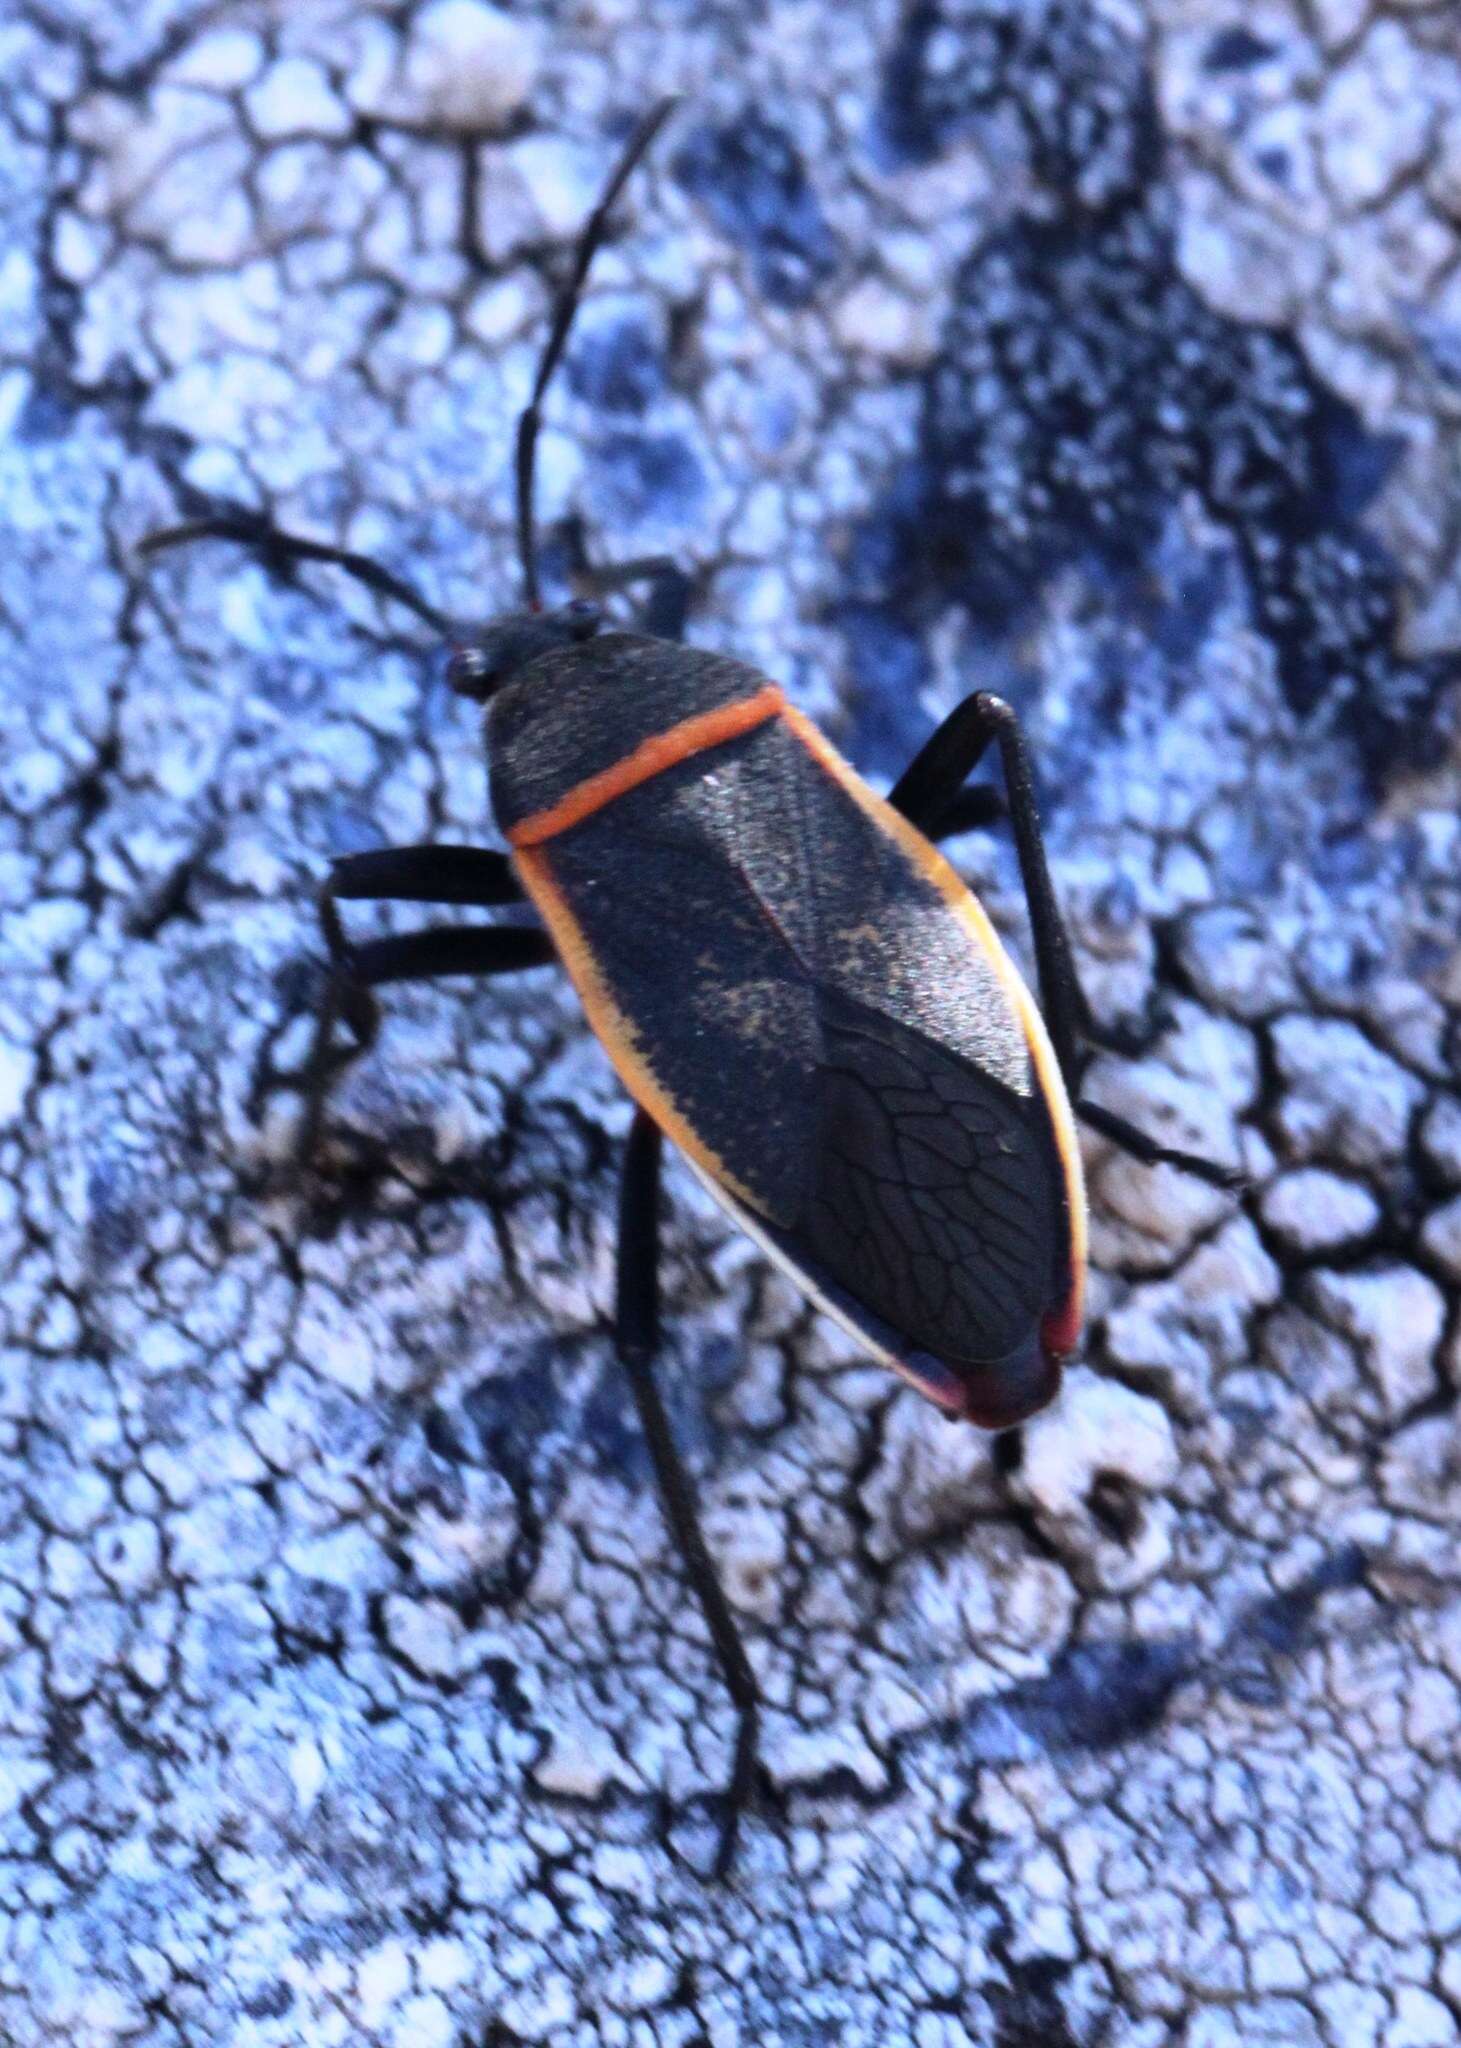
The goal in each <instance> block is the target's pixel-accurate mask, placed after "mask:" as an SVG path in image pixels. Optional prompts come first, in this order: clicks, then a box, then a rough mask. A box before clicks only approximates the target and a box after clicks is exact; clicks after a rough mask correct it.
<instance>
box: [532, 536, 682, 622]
mask: <svg viewBox="0 0 1461 2048" xmlns="http://www.w3.org/2000/svg"><path fill="white" fill-rule="evenodd" d="M563 538H564V540H565V541H566V543H567V546H568V551H569V563H570V566H569V581H570V583H571V585H572V587H573V592H574V595H575V596H576V597H607V596H609V594H610V593H611V592H613V591H615V590H627V589H629V588H630V586H631V585H633V584H635V583H648V584H649V585H650V586H651V587H650V592H649V596H648V598H647V599H646V601H645V605H644V609H643V612H642V613H641V615H640V617H639V618H638V620H636V622H635V625H636V630H637V631H638V632H641V633H647V634H648V635H649V636H650V638H651V639H653V640H681V639H683V638H684V634H685V620H686V617H687V616H688V614H689V610H690V594H691V588H692V586H691V582H690V578H689V577H688V576H687V575H686V574H685V572H684V570H683V569H681V568H680V567H679V566H678V565H677V564H676V563H675V562H674V561H672V560H671V558H670V557H669V556H668V555H636V556H635V557H634V558H633V559H632V560H631V561H628V562H605V563H603V564H602V565H596V564H594V563H593V562H591V561H590V560H589V557H588V550H587V548H586V547H585V546H584V537H583V521H582V520H581V519H580V518H579V517H578V516H577V515H576V514H575V515H573V516H572V517H570V518H569V519H566V520H565V521H564V522H563Z"/></svg>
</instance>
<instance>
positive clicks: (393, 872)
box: [330, 846, 523, 909]
mask: <svg viewBox="0 0 1461 2048" xmlns="http://www.w3.org/2000/svg"><path fill="white" fill-rule="evenodd" d="M330 895H331V896H332V897H333V898H334V899H335V900H336V901H341V902H343V901H347V900H349V901H358V900H360V899H361V898H364V897H374V898H375V899H376V901H378V902H389V903H476V904H480V905H481V906H482V907H483V908H484V909H485V908H488V907H493V908H495V907H496V906H497V905H498V904H501V903H521V902H522V900H523V892H522V888H521V886H520V885H519V883H518V880H517V878H516V876H515V875H514V874H513V872H512V863H511V862H510V861H509V859H508V857H507V855H506V854H505V853H493V852H491V851H490V850H489V849H488V848H486V847H482V846H383V847H381V848H379V849H378V850H377V851H374V852H371V853H348V854H346V855H345V857H344V858H343V859H342V860H337V861H336V862H335V863H334V864H333V866H332V867H331V869H330Z"/></svg>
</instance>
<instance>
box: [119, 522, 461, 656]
mask: <svg viewBox="0 0 1461 2048" xmlns="http://www.w3.org/2000/svg"><path fill="white" fill-rule="evenodd" d="M195 540H232V541H237V542H238V543H239V545H240V546H241V547H246V548H250V549H252V550H253V552H254V553H255V554H256V555H257V556H258V557H259V560H260V561H261V562H262V563H263V564H264V566H265V568H266V569H270V570H272V571H273V572H274V573H275V574H282V573H284V572H286V571H288V570H289V569H291V568H292V567H293V566H294V564H295V563H296V562H333V563H334V565H335V567H336V568H337V569H343V570H344V571H345V572H346V574H347V575H349V576H353V577H354V578H355V580H356V582H357V583H363V584H364V585H365V587H366V589H367V590H373V591H374V592H375V594H376V596H377V597H390V598H394V599H395V601H396V603H397V604H403V605H405V606H406V607H407V609H408V610H409V611H413V612H415V614H416V616H417V618H418V619H424V620H425V621H426V623H427V625H428V626H430V627H431V628H432V630H433V631H434V632H436V633H439V634H441V635H442V636H443V637H444V636H445V635H446V634H447V633H448V632H449V631H450V627H451V621H450V620H449V619H448V618H447V616H446V614H445V612H439V611H438V610H437V609H436V606H435V605H434V604H428V603H427V601H426V599H425V598H424V597H422V596H421V594H420V592H419V591H416V590H413V589H412V587H411V585H410V584H409V583H407V582H405V581H404V580H403V579H402V578H401V577H399V576H393V575H392V574H391V571H390V570H389V569H383V568H382V567H381V566H380V564H379V562H373V561H372V560H371V559H370V557H369V555H357V554H356V553H354V552H353V550H352V549H350V548H337V547H331V546H330V545H329V543H328V542H326V541H321V540H307V539H305V538H304V536H303V535H302V534H297V533H286V532H285V531H284V529H283V527H282V526H276V525H275V524H274V522H273V520H272V519H268V518H266V517H265V515H264V514H263V513H262V512H228V513H218V514H217V515H215V516H214V517H212V518H209V519H187V520H184V521H183V522H182V524H181V525H178V526H163V527H159V528H158V530H157V531H156V532H155V533H149V534H146V535H144V536H143V538H142V539H141V540H140V541H139V542H138V543H137V552H138V553H139V554H141V555H158V554H161V553H162V552H163V550H164V549H166V548H179V547H186V546H188V545H189V544H190V543H191V542H193V541H195Z"/></svg>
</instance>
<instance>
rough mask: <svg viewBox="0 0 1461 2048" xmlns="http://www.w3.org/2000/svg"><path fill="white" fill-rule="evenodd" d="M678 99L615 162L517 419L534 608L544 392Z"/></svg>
mask: <svg viewBox="0 0 1461 2048" xmlns="http://www.w3.org/2000/svg"><path fill="white" fill-rule="evenodd" d="M675 104H676V96H675V95H674V94H671V95H669V96H668V97H667V98H665V99H662V100H660V101H658V102H657V104H656V105H655V106H653V107H651V108H650V110H649V112H648V113H647V114H646V115H645V116H644V119H643V120H642V121H641V122H640V123H639V126H638V127H637V128H636V129H635V130H634V133H633V134H632V135H631V136H630V138H629V141H628V143H627V144H626V146H625V149H624V154H623V155H622V156H621V157H620V159H619V161H618V163H617V164H616V165H615V166H614V171H613V175H612V176H611V177H610V179H609V182H608V184H607V185H606V186H605V187H604V191H603V196H602V197H601V198H600V200H599V203H598V205H597V206H596V207H595V208H594V210H593V212H592V213H591V214H590V215H589V217H588V219H587V221H586V222H585V223H584V228H583V232H582V234H581V235H580V236H579V238H578V247H577V249H576V250H575V251H574V255H573V270H572V272H571V274H570V276H569V279H568V283H567V285H566V286H565V287H564V290H563V294H562V296H561V297H560V299H559V301H558V304H557V307H556V308H555V310H554V313H553V325H552V326H551V327H550V328H549V330H548V339H547V342H546V344H545V346H544V349H543V356H542V360H541V362H540V363H539V364H538V375H537V381H536V382H535V383H534V385H533V395H532V397H531V398H530V399H529V400H528V402H527V405H526V406H525V407H524V408H523V411H522V413H521V415H520V416H519V419H518V423H517V552H518V559H519V561H520V562H521V563H522V572H523V596H524V597H525V599H526V601H527V604H528V607H529V609H530V610H532V611H538V610H540V609H541V608H542V602H543V600H542V597H541V595H540V593H539V589H538V539H537V533H536V530H535V526H534V521H533V485H534V479H535V471H536V462H537V451H538V419H539V408H540V406H541V404H542V401H543V394H544V392H545V391H546V390H547V388H548V385H549V383H550V381H551V379H552V376H553V372H554V371H555V370H556V369H557V367H558V362H559V358H560V357H561V356H562V354H563V346H564V343H565V342H566V341H567V340H568V330H569V328H570V327H571V326H572V325H573V316H574V314H575V313H576V312H577V311H578V304H579V299H580V297H581V295H582V292H583V287H584V280H585V279H586V278H587V276H588V270H589V265H590V264H591V263H592V262H593V260H594V255H595V253H596V251H597V250H598V247H599V244H600V243H601V242H602V241H603V239H604V236H605V234H606V232H607V230H608V225H609V214H610V212H611V211H612V209H613V205H614V201H615V200H616V199H617V198H618V197H619V194H620V193H621V192H622V191H623V189H624V185H625V181H626V180H627V179H628V177H629V174H630V172H631V171H632V170H633V169H634V166H635V165H636V164H637V163H638V162H639V159H640V158H641V157H642V156H643V155H644V152H645V151H646V150H647V149H648V148H649V145H650V144H651V143H652V142H653V141H654V138H655V136H656V135H658V133H659V131H660V129H661V128H662V127H663V126H664V124H665V122H666V121H667V120H668V119H669V116H670V113H671V111H672V109H673V108H674V106H675Z"/></svg>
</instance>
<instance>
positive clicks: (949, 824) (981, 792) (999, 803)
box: [923, 782, 1010, 843]
mask: <svg viewBox="0 0 1461 2048" xmlns="http://www.w3.org/2000/svg"><path fill="white" fill-rule="evenodd" d="M1009 814H1010V813H1009V805H1008V804H1007V803H1006V802H1005V800H1004V798H1003V797H1002V796H1001V795H1000V793H999V791H998V790H997V789H996V788H995V787H994V785H993V783H990V782H981V783H978V784H977V785H976V786H975V787H974V788H973V789H961V790H960V791H959V793H958V795H957V796H956V797H955V798H954V799H953V801H952V802H951V803H948V804H946V805H945V806H944V808H943V810H942V811H941V812H940V813H939V815H938V818H937V820H936V821H935V823H934V824H933V826H932V827H931V828H930V827H929V826H924V828H923V830H924V832H925V834H926V836H927V837H928V838H930V839H932V840H933V841H934V842H935V843H937V842H938V841H940V840H944V839H957V838H958V836H959V834H960V833H961V832H983V831H985V830H987V828H988V827H989V826H990V825H1002V824H1004V822H1005V821H1006V819H1007V818H1008V817H1009Z"/></svg>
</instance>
